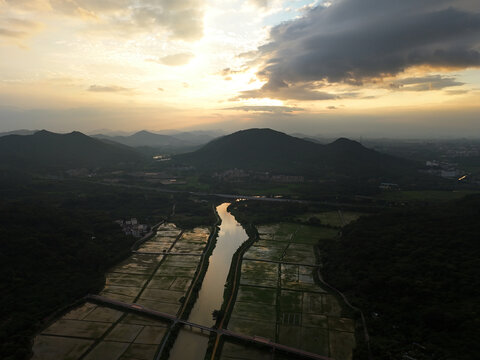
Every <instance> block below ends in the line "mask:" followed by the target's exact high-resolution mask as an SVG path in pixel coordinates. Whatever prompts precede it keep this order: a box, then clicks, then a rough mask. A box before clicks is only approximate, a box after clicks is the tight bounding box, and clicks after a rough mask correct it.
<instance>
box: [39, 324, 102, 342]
mask: <svg viewBox="0 0 480 360" xmlns="http://www.w3.org/2000/svg"><path fill="white" fill-rule="evenodd" d="M110 325H111V323H106V322H98V321H84V320H68V319H60V320H59V321H57V322H55V323H54V324H52V325H51V326H50V327H49V328H47V329H46V330H44V331H43V332H42V334H44V335H57V336H74V337H81V338H88V339H98V338H99V337H101V336H102V335H103V334H104V333H105V331H107V329H108V328H109V327H110Z"/></svg>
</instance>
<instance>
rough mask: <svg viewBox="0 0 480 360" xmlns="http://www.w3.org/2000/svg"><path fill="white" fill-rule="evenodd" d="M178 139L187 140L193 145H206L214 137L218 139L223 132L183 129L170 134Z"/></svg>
mask: <svg viewBox="0 0 480 360" xmlns="http://www.w3.org/2000/svg"><path fill="white" fill-rule="evenodd" d="M169 135H170V136H173V137H175V138H176V139H179V140H182V141H185V142H187V143H189V144H191V145H194V146H198V145H204V144H206V143H208V142H209V141H212V140H213V139H216V138H218V137H220V136H222V135H223V134H222V133H220V132H218V131H183V132H175V133H172V134H169Z"/></svg>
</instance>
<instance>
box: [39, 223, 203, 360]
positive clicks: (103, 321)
mask: <svg viewBox="0 0 480 360" xmlns="http://www.w3.org/2000/svg"><path fill="white" fill-rule="evenodd" d="M208 237H209V230H208V229H206V228H196V229H194V230H192V231H187V232H183V233H182V231H181V230H180V229H177V228H176V227H175V225H173V224H165V225H163V226H161V227H160V228H158V230H157V233H156V235H155V236H154V237H153V238H151V239H149V240H147V241H146V242H145V243H144V244H142V245H141V246H140V248H139V249H138V252H136V253H133V254H132V255H131V256H130V257H129V258H127V259H126V260H124V261H122V262H121V263H119V264H117V265H116V266H114V267H113V268H111V269H110V271H109V272H108V273H107V274H106V282H105V287H104V288H103V290H102V291H101V292H100V295H102V296H104V297H107V298H110V299H114V300H119V301H123V302H127V303H137V304H140V305H143V306H145V307H147V308H149V309H152V310H157V311H161V312H165V313H169V314H173V315H176V314H177V312H178V310H179V308H180V306H181V305H182V303H181V299H182V298H183V297H184V296H185V294H186V292H187V291H188V289H189V287H190V285H191V282H192V279H193V276H194V274H195V272H196V270H197V266H198V263H199V261H200V256H201V254H202V252H203V250H204V248H205V246H206V243H207V240H208ZM169 253H173V254H178V253H188V254H194V255H168V254H169ZM167 325H168V324H167V323H165V322H162V321H157V320H153V319H150V318H147V317H142V316H138V315H134V314H129V313H125V312H123V311H118V310H114V309H111V308H107V307H103V306H98V305H95V304H92V303H88V302H87V303H84V304H83V305H81V306H79V307H77V308H75V309H73V310H71V311H69V312H68V313H66V314H64V315H63V316H62V317H61V318H60V319H58V320H57V321H55V322H54V323H53V324H51V325H50V326H49V327H47V328H46V329H44V330H43V331H42V332H41V333H40V334H39V335H37V337H36V338H35V341H34V345H33V352H34V355H33V359H34V360H44V359H45V360H47V359H48V360H51V359H62V360H80V359H82V360H83V359H85V360H110V359H111V360H127V359H132V360H133V359H136V360H139V359H145V360H152V359H154V357H155V354H156V352H157V350H158V347H159V344H160V343H161V342H162V339H163V336H164V335H165V333H166V332H167Z"/></svg>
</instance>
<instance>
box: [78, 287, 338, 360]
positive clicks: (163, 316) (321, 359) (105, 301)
mask: <svg viewBox="0 0 480 360" xmlns="http://www.w3.org/2000/svg"><path fill="white" fill-rule="evenodd" d="M85 299H86V300H87V301H90V302H93V303H96V304H100V305H106V306H110V307H114V308H118V309H121V310H126V311H131V312H135V313H139V314H143V315H146V316H150V317H154V318H157V319H160V320H167V321H171V322H172V323H173V325H176V324H182V325H186V326H189V327H190V329H193V328H197V329H200V331H201V332H204V331H205V332H213V333H216V334H218V335H223V336H227V337H231V338H235V339H238V340H241V341H245V342H249V343H254V344H257V345H261V346H265V347H269V348H271V349H272V350H280V351H283V352H286V353H289V354H292V355H296V356H299V357H302V358H307V359H315V360H333V359H331V358H328V357H326V356H322V355H318V354H314V353H311V352H308V351H303V350H300V349H297V348H293V347H290V346H287V345H282V344H278V343H275V342H273V341H271V340H269V339H266V338H263V337H260V336H248V335H243V334H239V333H236V332H233V331H230V330H227V329H217V328H213V327H208V326H204V325H200V324H196V323H193V322H190V321H187V320H183V319H179V318H178V317H176V316H175V315H171V314H167V313H163V312H160V311H156V310H151V309H147V308H145V307H143V306H142V305H139V304H129V303H125V302H122V301H118V300H113V299H109V298H106V297H104V296H100V295H87V296H86V297H85Z"/></svg>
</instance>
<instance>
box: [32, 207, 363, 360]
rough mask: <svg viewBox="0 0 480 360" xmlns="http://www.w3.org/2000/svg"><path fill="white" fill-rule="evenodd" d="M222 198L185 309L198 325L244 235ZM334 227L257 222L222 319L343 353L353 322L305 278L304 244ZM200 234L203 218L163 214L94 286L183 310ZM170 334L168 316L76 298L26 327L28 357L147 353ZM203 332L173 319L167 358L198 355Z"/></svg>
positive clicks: (234, 326) (229, 351)
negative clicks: (179, 220)
mask: <svg viewBox="0 0 480 360" xmlns="http://www.w3.org/2000/svg"><path fill="white" fill-rule="evenodd" d="M228 205H229V204H227V203H225V204H222V205H220V206H218V207H217V213H218V215H219V217H220V218H221V225H220V228H219V232H218V237H217V240H216V243H215V247H214V248H213V251H212V253H211V255H210V257H209V258H208V267H207V270H206V273H205V276H204V278H203V281H202V282H201V288H200V290H199V292H198V298H197V299H196V301H195V303H194V305H193V308H192V310H191V311H190V315H189V318H188V321H189V322H191V323H194V324H200V325H203V326H206V327H212V326H213V325H214V324H215V320H214V319H213V317H212V312H213V311H214V310H219V309H221V307H222V303H223V301H224V299H223V295H224V291H225V284H226V280H227V276H228V273H229V271H230V267H231V261H232V257H233V255H234V253H235V252H236V251H237V249H238V248H239V247H240V246H241V245H242V244H243V243H244V242H245V241H246V240H247V239H248V236H247V234H246V232H245V230H244V229H243V228H242V226H240V224H239V223H238V222H237V221H236V220H235V218H234V217H233V216H232V215H231V214H230V213H228V211H227V207H228ZM334 215H335V214H334V213H332V214H329V215H328V216H327V215H326V217H325V218H324V219H323V221H327V219H328V217H330V218H331V219H335V217H334ZM352 217H353V216H352ZM332 221H333V220H332ZM335 221H336V220H335ZM337 231H338V230H337V229H332V228H326V227H318V226H316V227H313V226H307V225H301V224H294V223H291V224H289V223H282V224H275V225H269V226H260V227H258V232H259V239H258V240H257V241H256V242H254V243H253V245H251V246H250V248H248V250H247V251H246V252H245V253H244V255H243V257H242V262H241V268H240V266H238V271H239V272H238V273H239V274H240V279H239V282H238V281H237V282H236V284H239V285H238V292H237V295H236V298H235V300H234V302H232V307H230V309H231V317H230V320H229V322H228V325H227V328H228V329H229V330H231V331H233V332H235V333H238V334H243V335H247V336H259V337H262V338H263V339H268V340H271V341H273V342H276V343H280V344H283V345H287V346H290V347H292V348H296V349H299V350H303V351H308V352H312V353H315V354H319V355H323V356H328V357H331V358H334V359H336V360H350V359H351V357H352V350H353V349H354V347H355V338H354V322H353V320H352V319H350V318H348V317H346V316H345V314H344V311H343V310H342V307H341V305H340V303H339V302H338V301H337V299H336V298H335V297H334V296H333V295H332V294H330V293H329V292H328V291H327V290H326V289H324V288H322V287H321V286H320V285H318V282H316V281H315V276H316V271H317V270H318V264H317V262H318V261H317V259H316V257H315V252H314V245H315V244H316V243H317V242H318V241H320V240H322V239H329V238H332V237H334V236H335V235H336V233H337ZM209 237H210V231H209V230H208V229H207V228H195V229H194V230H190V231H182V230H181V229H178V228H176V227H175V225H173V224H164V225H162V226H161V227H159V228H158V229H157V233H156V235H155V236H154V237H152V238H151V239H149V240H148V241H146V242H145V243H143V244H142V245H141V246H140V248H139V249H138V250H137V251H135V252H133V253H132V255H131V256H130V257H128V258H127V259H125V260H124V261H122V262H121V263H119V264H117V265H116V266H114V267H113V268H111V269H110V271H109V272H108V273H107V274H106V283H105V287H104V288H103V290H102V291H101V292H100V294H99V295H101V296H103V297H104V298H108V299H111V300H116V301H121V302H124V303H128V304H132V303H134V304H138V305H140V306H143V307H144V308H146V309H149V310H154V311H159V312H162V313H166V314H171V315H175V316H180V315H182V314H184V308H185V306H184V301H185V299H186V298H187V299H188V298H189V297H190V296H189V295H188V296H187V294H190V292H191V291H192V290H191V289H192V286H193V284H192V282H193V281H194V277H195V279H197V278H198V275H195V274H196V273H197V271H198V268H199V266H200V264H201V263H205V261H206V259H204V260H202V255H203V253H204V251H205V250H206V248H207V244H209V243H208V239H209ZM210 244H211V245H209V246H213V243H210ZM209 249H211V247H210V248H209ZM198 283H199V284H200V282H198ZM135 306H137V305H135ZM171 334H172V333H171V332H170V323H168V322H164V321H161V320H155V319H152V318H148V317H145V316H141V315H136V314H133V313H130V312H126V311H121V310H117V309H114V308H111V307H107V306H102V305H98V304H94V303H90V302H86V303H84V304H83V305H81V306H79V307H77V308H75V309H72V310H71V311H69V312H67V313H66V314H64V315H63V316H62V317H61V318H59V319H57V320H56V321H55V322H54V323H52V324H50V325H49V326H48V327H47V328H46V329H44V330H43V331H42V332H41V333H40V334H38V335H37V336H36V338H35V340H34V346H33V352H34V355H33V359H34V360H50V359H59V360H84V359H86V360H154V359H158V358H159V355H160V354H159V352H160V349H163V346H164V344H165V343H166V339H167V338H169V336H171ZM208 336H209V333H208V332H206V331H205V332H203V333H201V332H200V331H199V330H193V331H192V329H191V328H189V327H188V326H187V327H185V328H183V329H181V330H180V332H179V333H178V336H177V337H176V339H173V340H174V343H173V347H172V348H171V350H170V355H169V359H171V360H202V359H204V357H205V353H206V351H207V347H208ZM268 340H265V341H268ZM218 354H220V359H224V360H233V359H237V360H241V359H245V360H247V359H288V356H287V355H285V354H283V355H282V354H279V353H275V354H274V353H272V352H271V351H269V350H264V349H259V348H257V347H254V346H251V345H248V344H242V343H238V342H235V341H231V340H229V339H227V340H226V341H225V342H223V345H221V347H220V348H219V352H217V355H218Z"/></svg>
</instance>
